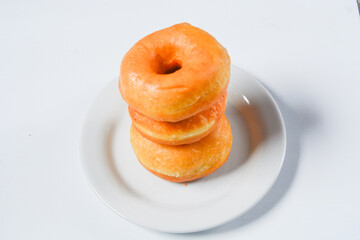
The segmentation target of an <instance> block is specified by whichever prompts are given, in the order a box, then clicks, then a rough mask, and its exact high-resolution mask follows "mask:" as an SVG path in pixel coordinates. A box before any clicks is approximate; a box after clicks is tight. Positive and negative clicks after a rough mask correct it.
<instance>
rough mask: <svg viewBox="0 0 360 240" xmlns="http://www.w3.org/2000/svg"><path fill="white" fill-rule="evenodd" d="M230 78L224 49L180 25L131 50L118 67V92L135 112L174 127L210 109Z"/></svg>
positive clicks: (228, 59) (138, 43)
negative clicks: (169, 123)
mask: <svg viewBox="0 0 360 240" xmlns="http://www.w3.org/2000/svg"><path fill="white" fill-rule="evenodd" d="M229 78H230V58H229V55H228V53H227V51H226V49H225V48H224V47H223V46H222V45H221V44H220V43H219V42H218V41H217V40H216V39H215V38H214V37H212V36H211V35H210V34H209V33H207V32H205V31H204V30H201V29H199V28H197V27H194V26H192V25H190V24H188V23H181V24H176V25H174V26H171V27H169V28H165V29H162V30H159V31H156V32H154V33H152V34H150V35H148V36H146V37H144V38H143V39H141V40H140V41H138V42H137V43H136V44H135V45H134V46H133V47H131V49H130V50H129V51H128V52H127V53H126V54H125V56H124V58H123V60H122V62H121V66H120V77H119V89H120V93H121V96H122V98H123V99H124V100H125V101H126V102H127V103H128V104H129V105H130V107H131V108H133V109H135V110H136V111H137V112H139V113H141V114H143V115H145V116H147V117H149V118H151V119H153V120H156V121H166V122H178V121H181V120H184V119H186V118H189V117H191V116H193V115H195V114H197V113H199V112H202V111H204V110H206V109H208V108H210V106H211V105H213V104H214V103H215V102H216V101H218V99H219V98H220V97H221V96H222V95H223V93H224V92H225V90H226V88H227V86H228V83H229Z"/></svg>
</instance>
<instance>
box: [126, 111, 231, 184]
mask: <svg viewBox="0 0 360 240" xmlns="http://www.w3.org/2000/svg"><path fill="white" fill-rule="evenodd" d="M130 142H131V145H132V148H133V150H134V152H135V155H136V157H137V159H138V161H139V162H140V164H141V165H142V166H144V167H145V168H146V169H147V170H148V171H150V172H151V173H153V174H154V175H156V176H158V177H160V178H163V179H165V180H168V181H171V182H188V181H192V180H195V179H198V178H201V177H204V176H207V175H209V174H211V173H212V172H214V171H215V170H217V169H218V168H219V167H221V166H222V165H223V164H224V163H225V162H226V160H227V159H228V156H229V153H230V149H231V145H232V133H231V127H230V123H229V121H228V120H227V118H226V117H225V115H223V116H222V118H221V119H220V122H219V124H218V125H217V126H216V127H215V129H214V130H213V131H212V132H211V133H210V134H209V135H207V136H206V137H204V138H202V139H201V140H200V141H197V142H195V143H192V144H185V145H179V146H170V145H164V144H159V143H155V142H153V141H151V140H149V139H147V138H145V137H143V136H142V135H141V134H140V133H139V132H138V131H137V130H136V128H135V127H134V125H132V126H131V129H130Z"/></svg>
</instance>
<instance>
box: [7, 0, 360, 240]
mask: <svg viewBox="0 0 360 240" xmlns="http://www.w3.org/2000/svg"><path fill="white" fill-rule="evenodd" d="M74 2H75V1H58V2H52V1H1V2H0V83H1V87H0V109H1V118H0V133H1V134H0V146H1V147H0V239H5V240H7V239H100V238H101V239H144V238H146V239H207V240H208V239H359V238H360V228H359V222H360V207H359V202H360V193H359V182H360V174H359V170H360V147H359V137H360V125H359V122H360V110H359V104H360V96H359V95H360V94H359V89H360V81H359V79H360V67H359V65H360V62H359V61H360V58H359V56H360V46H359V42H360V19H359V14H358V9H357V6H356V1H355V0H318V1H312V0H301V1H300V0H298V1H285V0H275V1H268V0H254V1H205V0H203V1H181V2H172V1H143V2H139V1H126V2H123V3H122V2H120V1H99V2H96V3H95V2H93V1H76V3H74ZM182 21H187V22H190V23H192V24H193V25H195V26H199V27H201V28H204V29H205V30H207V31H209V32H210V33H211V34H212V35H214V36H215V37H216V38H217V39H218V40H219V41H220V42H221V43H222V44H223V45H224V46H226V48H227V49H228V51H229V53H230V55H231V58H232V62H233V64H235V65H237V66H239V67H240V68H242V69H244V70H246V71H248V72H249V73H250V74H252V75H254V76H255V77H256V78H257V79H259V80H260V81H262V83H264V84H265V85H266V86H267V87H268V89H269V90H270V91H271V92H272V93H273V95H275V96H276V100H277V101H278V104H279V106H280V109H281V111H282V113H283V116H284V120H285V124H286V127H287V134H288V135H287V137H288V139H287V140H288V142H287V143H288V145H287V147H288V151H287V153H286V157H285V161H284V166H283V169H282V171H281V173H280V176H279V178H278V180H277V181H276V183H275V185H274V187H273V188H272V189H271V191H270V193H269V194H267V195H266V196H265V198H264V199H263V200H262V201H261V202H260V203H259V204H257V205H256V206H255V208H253V209H252V210H250V211H249V212H248V213H246V214H245V215H244V216H242V217H240V218H238V219H237V220H235V221H233V222H231V223H229V224H227V225H224V226H222V227H219V228H217V229H214V230H210V231H206V232H202V233H197V234H186V235H172V234H162V233H157V232H153V231H150V230H146V229H143V228H141V227H138V226H136V225H134V224H131V223H128V222H127V221H126V220H123V219H122V218H120V217H119V216H118V215H117V214H115V213H113V212H112V211H111V210H110V209H109V208H107V207H106V206H105V205H104V204H103V203H102V202H101V200H100V199H99V198H98V197H96V194H95V193H94V191H93V190H92V189H91V187H90V186H89V185H88V183H87V181H86V180H85V177H84V175H83V173H82V170H81V164H80V158H79V139H80V132H81V126H82V123H83V121H84V119H85V114H86V112H87V111H88V109H89V107H90V106H91V103H92V102H93V100H94V99H95V97H96V96H97V94H98V93H99V91H100V90H101V89H102V88H103V86H105V85H106V84H107V83H108V81H109V79H112V78H113V77H115V76H116V75H117V74H118V71H119V66H120V62H121V59H122V56H123V55H124V54H125V52H126V51H127V50H128V49H129V48H130V47H131V46H132V44H134V43H135V41H137V40H138V39H139V38H140V37H142V36H144V35H146V34H148V33H151V32H152V31H154V30H157V29H159V28H163V27H166V26H169V25H172V24H174V23H178V22H182ZM29 134H31V136H29Z"/></svg>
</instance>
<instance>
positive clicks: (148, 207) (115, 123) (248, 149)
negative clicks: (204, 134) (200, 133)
mask: <svg viewBox="0 0 360 240" xmlns="http://www.w3.org/2000/svg"><path fill="white" fill-rule="evenodd" d="M228 88H229V91H228V103H227V109H226V116H227V118H228V119H229V121H230V124H231V128H232V135H233V146H232V149H231V153H230V156H229V159H228V160H227V162H226V163H225V164H224V165H223V166H222V167H221V168H220V169H218V170H217V171H216V172H215V173H213V174H211V175H209V176H207V177H204V178H202V179H199V180H197V181H193V182H190V183H188V184H187V186H186V187H185V186H184V185H183V184H181V183H171V182H168V181H164V180H162V179H160V178H158V177H156V176H154V175H153V174H151V173H149V172H148V171H147V170H145V169H144V168H143V167H142V166H141V165H140V163H139V162H138V161H137V159H136V156H135V153H134V152H133V150H132V147H131V144H130V141H129V139H130V134H129V129H130V125H131V119H130V117H129V116H128V108H127V104H126V103H125V102H124V101H123V100H122V99H121V97H120V94H119V88H118V78H115V79H114V80H113V81H111V82H110V83H109V84H108V85H107V86H106V88H104V89H103V90H102V91H101V93H100V94H99V96H98V97H97V98H96V100H95V102H94V103H93V104H92V106H91V108H90V111H89V113H88V114H87V116H86V120H85V123H84V126H83V130H82V136H81V157H82V161H83V166H84V170H85V173H86V175H87V177H88V178H89V180H90V183H91V185H92V186H93V188H94V190H95V191H96V193H97V194H98V195H99V197H100V198H101V199H102V200H103V201H104V202H105V203H106V204H107V205H108V206H109V207H110V208H111V209H113V210H114V211H115V212H116V213H118V214H119V215H121V216H123V217H124V218H125V219H128V220H129V221H131V222H133V223H136V224H138V225H141V226H144V227H147V228H150V229H154V230H158V231H162V232H171V233H187V232H196V231H203V230H207V229H210V228H213V227H216V226H219V225H221V224H223V223H225V222H228V221H229V220H233V219H235V218H236V217H238V216H239V215H240V214H243V213H244V212H245V211H247V210H249V208H251V207H252V206H254V205H255V204H256V203H257V202H258V201H259V200H260V199H261V198H262V197H263V196H264V195H265V194H266V193H267V192H268V190H269V189H270V187H271V186H272V184H273V183H274V182H275V180H276V178H277V177H278V174H279V172H280V169H281V166H282V164H283V159H284V155H285V146H286V137H285V126H284V122H283V119H282V117H281V114H280V112H279V109H278V107H277V106H276V103H275V102H274V100H273V99H272V98H271V96H270V94H269V93H268V92H267V91H266V90H265V88H264V87H263V86H262V85H261V84H260V83H259V82H258V81H257V80H256V79H254V78H253V77H252V76H250V75H249V74H247V73H245V72H244V71H242V70H240V69H239V68H237V67H233V66H232V68H231V78H230V83H229V87H228ZM249 121H251V122H249ZM244 196H246V197H244Z"/></svg>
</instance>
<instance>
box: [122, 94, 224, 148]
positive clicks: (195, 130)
mask: <svg viewBox="0 0 360 240" xmlns="http://www.w3.org/2000/svg"><path fill="white" fill-rule="evenodd" d="M226 97H227V93H226V92H225V94H224V95H223V96H222V97H221V98H220V99H219V100H218V101H217V102H216V103H215V104H213V105H212V106H211V107H210V108H209V109H206V110H204V111H202V112H200V113H198V114H196V115H194V116H192V117H189V118H187V119H184V120H182V121H179V122H174V123H173V122H160V121H155V120H153V119H151V118H148V117H146V116H145V115H143V114H141V113H139V112H137V111H136V110H135V109H132V108H131V107H129V115H130V117H131V119H132V122H133V125H134V127H135V128H136V129H137V130H138V131H139V133H140V134H141V135H143V136H144V137H146V138H148V139H150V140H152V141H154V142H157V143H162V144H167V145H181V144H189V143H193V142H196V141H198V140H200V139H201V138H203V137H205V136H206V135H208V134H209V133H210V132H211V131H212V130H213V129H214V128H215V126H216V125H217V123H218V122H219V120H220V118H221V117H222V115H223V114H224V112H225V108H226V99H227V98H226Z"/></svg>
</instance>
